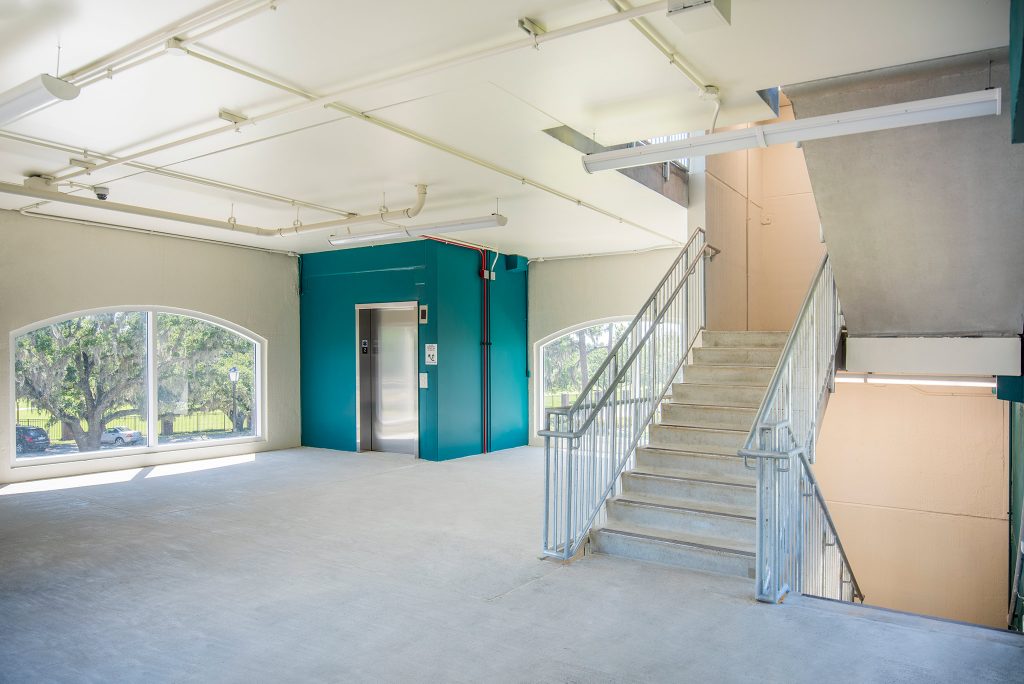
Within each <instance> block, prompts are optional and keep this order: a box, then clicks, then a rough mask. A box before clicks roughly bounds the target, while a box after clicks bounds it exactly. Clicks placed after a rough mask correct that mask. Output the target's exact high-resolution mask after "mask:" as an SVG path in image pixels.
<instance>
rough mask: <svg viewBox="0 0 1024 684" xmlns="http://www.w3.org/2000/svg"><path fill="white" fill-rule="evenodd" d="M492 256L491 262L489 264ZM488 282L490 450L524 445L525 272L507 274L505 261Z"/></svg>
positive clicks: (526, 419) (526, 425)
mask: <svg viewBox="0 0 1024 684" xmlns="http://www.w3.org/2000/svg"><path fill="white" fill-rule="evenodd" d="M493 258H494V256H493V252H492V253H491V259H492V260H493ZM494 270H495V272H496V273H497V276H496V279H495V280H492V281H491V341H492V344H491V391H490V397H491V399H490V401H491V449H493V450H495V451H496V450H498V449H508V448H510V447H514V446H522V445H523V444H526V442H527V435H528V431H529V426H528V424H527V421H528V418H527V407H528V399H527V392H528V388H527V375H526V374H527V359H528V354H529V347H528V344H527V338H526V271H525V270H523V271H508V270H506V267H505V258H504V257H501V258H499V259H498V263H497V265H495V267H494Z"/></svg>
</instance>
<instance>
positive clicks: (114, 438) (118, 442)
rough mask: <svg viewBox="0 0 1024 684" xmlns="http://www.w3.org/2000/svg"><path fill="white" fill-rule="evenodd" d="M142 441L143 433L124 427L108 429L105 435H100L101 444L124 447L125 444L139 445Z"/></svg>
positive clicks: (104, 432)
mask: <svg viewBox="0 0 1024 684" xmlns="http://www.w3.org/2000/svg"><path fill="white" fill-rule="evenodd" d="M141 441H142V433H141V432H139V431H138V430H129V429H128V428H126V427H123V426H118V427H112V428H107V429H106V430H104V431H103V434H102V435H100V444H113V445H114V446H122V445H124V444H138V443H139V442H141Z"/></svg>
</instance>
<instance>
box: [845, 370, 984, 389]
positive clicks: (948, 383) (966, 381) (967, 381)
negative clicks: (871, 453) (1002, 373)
mask: <svg viewBox="0 0 1024 684" xmlns="http://www.w3.org/2000/svg"><path fill="white" fill-rule="evenodd" d="M836 382H843V383H859V384H864V383H867V384H869V385H930V386H934V387H995V386H996V381H995V378H992V377H965V376H957V375H950V376H939V375H920V376H914V375H878V374H875V373H837V374H836Z"/></svg>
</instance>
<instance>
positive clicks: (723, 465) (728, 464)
mask: <svg viewBox="0 0 1024 684" xmlns="http://www.w3.org/2000/svg"><path fill="white" fill-rule="evenodd" d="M636 462H637V469H638V470H644V469H646V468H657V469H658V470H662V471H666V472H671V473H676V474H679V475H680V476H688V477H694V478H698V479H703V480H714V479H715V477H716V476H717V477H727V478H739V479H740V480H741V481H743V482H748V483H750V484H754V483H755V482H756V480H757V474H756V473H755V472H754V471H753V470H748V469H747V468H745V467H744V466H743V459H742V458H739V457H738V456H720V457H717V458H715V457H713V456H710V457H704V456H699V455H688V456H684V455H681V454H672V453H665V452H655V451H647V450H644V449H638V450H637V452H636Z"/></svg>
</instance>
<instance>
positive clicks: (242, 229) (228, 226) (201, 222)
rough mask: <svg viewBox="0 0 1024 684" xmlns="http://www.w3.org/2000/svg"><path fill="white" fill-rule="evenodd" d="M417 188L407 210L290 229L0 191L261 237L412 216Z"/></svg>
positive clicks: (422, 197)
mask: <svg viewBox="0 0 1024 684" xmlns="http://www.w3.org/2000/svg"><path fill="white" fill-rule="evenodd" d="M416 191H417V195H416V203H415V204H414V205H413V206H411V207H409V208H408V209H400V210H396V211H389V212H385V213H382V214H366V215H363V216H353V217H349V218H344V219H337V220H330V221H321V222H319V223H310V224H308V225H303V224H297V225H293V226H288V227H287V228H260V227H259V226H250V225H246V224H244V223H237V222H232V221H218V220H215V219H208V218H205V217H202V216H193V215H191V214H179V213H177V212H173V211H163V210H161V209H150V208H149V207H140V206H137V205H134V204H122V203H120V202H110V201H108V200H100V199H93V198H91V197H80V196H78V195H73V194H70V193H66V192H55V191H53V190H44V189H41V188H32V187H28V186H25V185H17V184H15V183H4V182H0V193H3V194H9V195H20V196H22V197H32V198H34V199H41V200H45V201H47V202H61V203H64V204H74V205H77V206H80V207H90V208H92V209H103V210H105V211H117V212H121V213H123V214H134V215H136V216H147V217H149V218H155V219H164V220H167V221H178V222H180V223H188V224H191V225H196V226H206V227H208V228H219V229H221V230H230V231H234V232H236V233H246V234H248V235H256V236H259V237H270V236H277V237H284V236H287V235H298V234H301V233H308V232H310V231H315V230H321V229H323V228H333V227H336V226H351V225H355V224H358V223H368V222H370V221H377V220H380V221H387V220H392V219H402V218H412V217H414V216H416V215H417V214H418V213H419V212H420V210H421V209H422V208H423V205H424V203H425V202H426V196H427V186H425V185H417V186H416Z"/></svg>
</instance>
